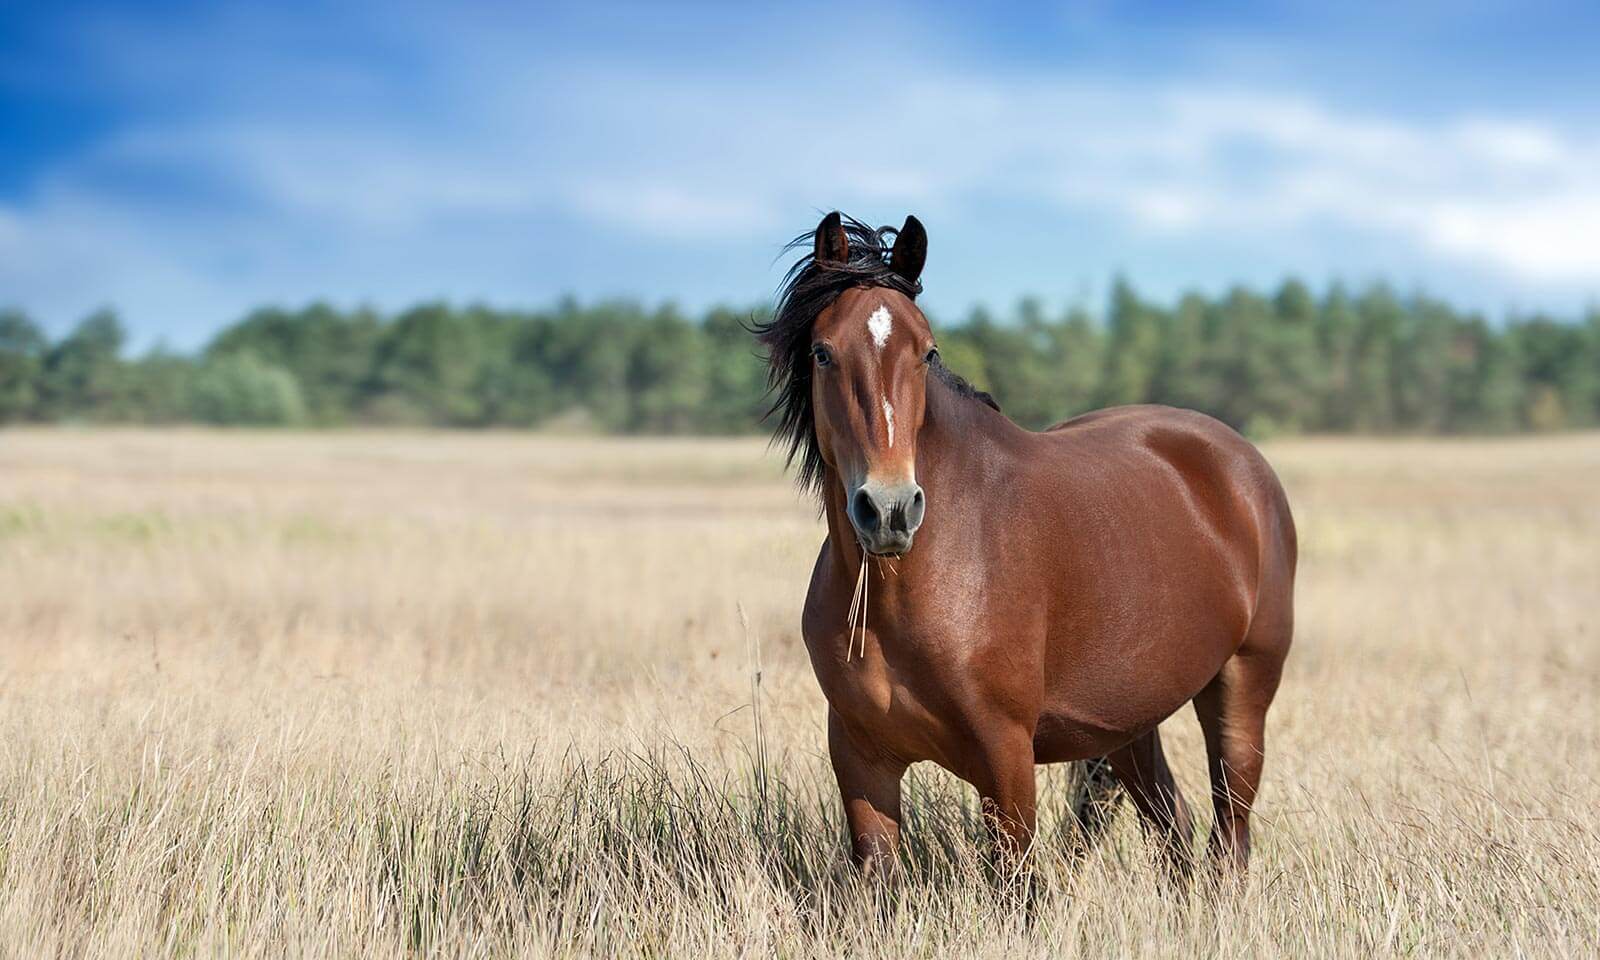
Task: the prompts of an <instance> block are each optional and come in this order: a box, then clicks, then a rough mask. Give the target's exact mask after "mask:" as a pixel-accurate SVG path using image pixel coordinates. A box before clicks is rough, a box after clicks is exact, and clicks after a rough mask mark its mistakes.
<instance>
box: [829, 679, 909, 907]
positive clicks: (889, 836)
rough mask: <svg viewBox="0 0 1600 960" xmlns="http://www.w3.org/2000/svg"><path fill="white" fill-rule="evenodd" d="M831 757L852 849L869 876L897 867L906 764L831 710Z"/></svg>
mask: <svg viewBox="0 0 1600 960" xmlns="http://www.w3.org/2000/svg"><path fill="white" fill-rule="evenodd" d="M828 758H829V759H830V760H832V761H833V775H834V778H835V779H836V780H838V781H839V795H840V797H841V798H842V799H843V800H844V816H845V820H846V822H847V823H848V824H849V827H850V850H851V853H852V855H853V856H854V858H855V862H856V865H857V866H859V867H861V869H862V871H863V872H864V873H866V874H867V875H868V876H873V875H876V874H882V873H886V872H887V871H889V870H891V869H893V867H894V865H895V859H894V857H895V851H896V849H897V847H898V845H899V842H900V779H901V777H903V776H904V775H905V772H906V764H905V763H904V762H902V761H900V760H898V759H896V758H894V757H891V756H888V755H887V754H885V753H884V752H882V751H880V750H874V749H873V747H872V745H871V744H868V743H862V742H861V740H860V738H859V737H857V736H854V735H852V734H851V731H850V730H849V729H847V728H846V726H845V723H844V721H843V720H842V719H841V718H840V717H839V715H838V714H837V713H835V712H834V711H833V710H832V709H830V710H829V711H828Z"/></svg>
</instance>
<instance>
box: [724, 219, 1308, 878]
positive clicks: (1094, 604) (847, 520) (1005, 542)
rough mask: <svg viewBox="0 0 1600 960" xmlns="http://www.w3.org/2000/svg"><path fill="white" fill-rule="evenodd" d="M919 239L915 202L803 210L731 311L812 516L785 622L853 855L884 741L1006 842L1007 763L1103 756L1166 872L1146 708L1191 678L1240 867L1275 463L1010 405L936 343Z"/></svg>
mask: <svg viewBox="0 0 1600 960" xmlns="http://www.w3.org/2000/svg"><path fill="white" fill-rule="evenodd" d="M890 237H893V243H892V245H889V244H888V242H887V241H888V238H890ZM803 242H804V238H802V239H801V240H797V241H796V244H800V243H803ZM926 251H927V234H926V232H925V231H924V230H923V228H922V225H921V224H920V223H919V222H918V221H917V220H916V218H915V217H907V218H906V221H905V226H903V227H902V228H901V229H900V230H898V231H896V230H892V229H889V228H883V229H881V230H873V229H871V228H870V227H867V226H866V225H865V224H862V223H860V222H859V221H855V220H852V219H849V218H841V216H840V215H839V214H838V213H830V214H829V215H828V216H827V217H825V218H824V219H823V221H822V223H821V224H820V225H819V226H818V227H817V230H816V233H815V236H814V249H813V252H812V253H811V254H810V255H809V256H807V257H804V258H803V259H801V261H800V262H799V263H797V264H796V265H795V266H794V268H793V269H792V270H791V271H790V273H789V276H788V277H787V278H786V280H785V284H784V288H783V290H782V291H781V293H780V296H779V299H778V304H777V309H776V312H775V314H774V315H773V317H772V319H771V320H770V321H769V322H766V323H762V324H759V325H758V326H757V328H756V333H757V335H758V336H759V337H760V339H761V341H762V343H763V344H764V345H765V346H766V348H767V351H768V357H769V360H770V363H771V368H770V380H771V384H772V386H773V388H774V390H775V391H776V392H777V394H778V397H777V402H776V403H775V404H774V407H773V412H774V413H776V414H778V415H779V419H780V425H779V436H780V438H782V439H783V440H784V441H786V442H787V444H788V446H789V455H790V461H791V463H793V462H795V461H798V463H799V477H800V480H801V482H802V484H804V485H805V486H807V487H808V488H810V489H812V490H814V491H815V492H816V493H817V494H818V496H819V497H820V499H821V507H822V512H823V514H824V515H825V516H826V518H827V523H828V539H827V541H826V542H825V543H824V544H823V545H822V550H821V552H820V553H819V554H818V556H817V562H816V567H815V570H814V572H813V573H812V577H811V589H810V592H809V594H808V595H807V597H806V604H805V613H804V619H803V630H804V634H805V641H806V646H807V648H808V650H809V651H810V655H811V663H812V666H813V668H814V669H815V671H816V675H817V680H818V681H819V682H820V683H821V685H822V691H823V693H824V694H825V695H826V697H827V700H828V707H829V708H828V750H829V754H830V756H831V758H832V761H833V768H834V772H835V774H836V776H837V778H838V782H839V790H840V793H841V795H842V797H843V800H844V807H845V814H846V817H847V818H848V820H849V827H850V835H851V841H852V848H853V851H854V855H855V858H856V860H857V861H858V862H859V863H861V864H862V865H863V866H864V867H867V868H869V869H870V868H872V867H873V866H874V865H875V864H876V862H877V860H878V858H880V857H884V856H887V855H889V854H891V853H892V851H893V850H894V849H895V846H896V842H897V840H898V835H899V830H900V781H901V777H902V775H903V774H904V773H905V770H906V767H907V766H908V765H909V764H911V763H914V762H916V761H919V760H931V761H934V762H935V763H938V764H939V765H941V766H943V767H944V768H945V769H947V770H949V771H951V772H952V773H954V774H955V775H956V776H958V777H961V778H962V779H964V780H966V781H967V782H969V783H971V784H972V785H973V786H975V787H976V788H977V789H978V792H979V794H980V796H981V798H982V804H983V808H984V811H985V815H986V818H987V819H988V821H989V823H990V826H991V831H992V833H993V835H994V838H995V842H996V847H997V850H998V852H1000V853H1001V854H1002V855H1003V856H1006V857H1015V856H1016V855H1018V854H1022V853H1025V852H1026V850H1027V849H1028V847H1029V846H1030V844H1031V843H1032V840H1033V833H1034V814H1035V784H1034V769H1033V768H1034V765H1035V764H1038V763H1055V762H1060V761H1070V760H1082V759H1086V758H1093V757H1101V756H1104V757H1105V758H1107V759H1108V760H1109V762H1110V765H1111V768H1112V769H1113V770H1114V771H1115V773H1116V776H1117V779H1118V780H1119V781H1121V783H1122V784H1123V785H1124V786H1125V787H1126V788H1127V791H1128V793H1129V795H1130V797H1131V798H1132V800H1133V802H1134V805H1135V807H1136V808H1137V810H1138V812H1139V814H1140V816H1141V819H1142V820H1143V822H1144V824H1145V825H1146V827H1147V828H1148V829H1149V831H1151V832H1152V833H1153V834H1154V835H1156V836H1157V837H1158V838H1159V839H1160V840H1161V841H1162V842H1163V844H1164V848H1165V851H1166V853H1167V855H1168V857H1169V858H1170V863H1171V865H1172V866H1173V868H1174V869H1175V870H1176V871H1177V872H1179V873H1180V874H1184V875H1186V874H1187V872H1188V866H1189V853H1188V840H1189V837H1190V821H1189V814H1188V811H1187V809H1186V807H1185V805H1184V802H1183V798H1182V796H1181V795H1180V794H1179V792H1178V788H1177V786H1176V785H1175V784H1174V782H1173V779H1172V773H1171V771H1170V770H1169V769H1168V768H1167V761H1166V758H1165V757H1164V756H1163V754H1162V751H1161V737H1160V731H1159V730H1158V729H1157V725H1158V724H1160V723H1161V721H1162V720H1164V719H1166V718H1167V717H1168V716H1170V715H1171V714H1172V713H1173V712H1175V711H1176V710H1178V709H1179V708H1180V707H1182V706H1183V705H1184V704H1185V703H1187V702H1189V701H1191V700H1192V701H1193V702H1194V706H1195V712H1196V713H1197V714H1198V715H1199V718H1200V724H1201V726H1202V727H1203V728H1204V731H1205V742H1206V750H1207V753H1208V755H1209V759H1210V775H1211V793H1212V803H1213V805H1214V806H1215V808H1216V825H1215V827H1214V829H1213V830H1212V832H1211V840H1210V845H1209V846H1210V852H1211V854H1212V856H1213V858H1214V860H1215V861H1216V862H1218V863H1219V864H1221V865H1226V866H1232V867H1236V868H1238V869H1240V870H1241V871H1242V869H1243V868H1244V866H1245V864H1246V861H1247V859H1248V857H1249V851H1250V810H1251V804H1252V803H1253V801H1254V800H1255V796H1256V788H1257V786H1258V784H1259V783H1260V779H1261V766H1262V758H1263V746H1264V723H1265V720H1266V714H1267V707H1268V705H1269V704H1270V703H1271V702H1272V697H1273V694H1274V692H1275V691H1276V690H1277V687H1278V678H1279V674H1280V672H1281V670H1282V667H1283V661H1284V657H1285V655H1286V654H1287V653H1288V651H1289V642H1290V635H1291V633H1292V629H1293V602H1292V597H1293V589H1294V570H1295V529H1294V521H1293V519H1292V518H1291V517H1290V514H1289V505H1288V502H1287V500H1286V499H1285V496H1284V492H1283V488H1282V487H1281V486H1280V485H1279V483H1278V480H1277V477H1276V476H1275V475H1274V474H1273V472H1272V469H1271V467H1269V466H1268V465H1267V462H1266V461H1265V460H1264V459H1263V458H1262V456H1261V454H1260V453H1258V452H1257V451H1256V449H1255V448H1254V447H1252V446H1251V445H1250V444H1249V443H1248V442H1247V441H1245V440H1244V439H1243V438H1242V437H1240V436H1239V435H1238V434H1237V433H1235V432H1234V431H1233V430H1231V429H1229V428H1228V427H1227V426H1225V425H1224V424H1222V423H1219V422H1218V421H1216V420H1213V419H1211V418H1210V417H1207V416H1204V415H1203V414H1199V413H1194V412H1191V411H1186V410H1176V409H1171V408H1165V407H1155V406H1138V407H1120V408H1115V409H1109V410H1101V411H1098V412H1096V413H1090V414H1086V415H1084V416H1081V417H1077V418H1075V419H1072V420H1068V421H1066V422H1065V423H1061V424H1058V425H1057V426H1054V427H1051V428H1050V429H1048V430H1046V431H1043V432H1041V433H1035V432H1032V431H1029V430H1025V429H1023V428H1021V427H1019V426H1017V425H1016V424H1015V423H1013V422H1012V421H1011V420H1010V419H1008V418H1007V417H1006V416H1005V415H1004V414H1002V413H1001V412H1000V410H999V408H998V406H996V405H995V403H994V401H993V400H992V399H990V398H989V396H988V395H987V394H984V393H981V392H979V391H977V390H975V389H973V388H972V387H971V386H970V385H968V384H967V383H966V382H965V381H963V380H962V379H961V378H960V377H958V376H956V375H955V374H953V373H951V372H950V371H949V370H947V369H946V368H945V367H944V366H942V365H941V363H940V360H939V351H938V349H937V348H936V346H935V344H934V337H933V333H932V331H931V330H930V329H929V327H928V321H927V319H926V318H925V317H924V316H923V315H922V312H921V311H920V310H919V309H918V308H917V306H916V304H915V303H914V299H915V297H916V296H917V294H918V293H920V292H921V284H920V282H919V275H920V274H921V271H922V265H923V261H924V259H925V257H926ZM869 555H870V557H869Z"/></svg>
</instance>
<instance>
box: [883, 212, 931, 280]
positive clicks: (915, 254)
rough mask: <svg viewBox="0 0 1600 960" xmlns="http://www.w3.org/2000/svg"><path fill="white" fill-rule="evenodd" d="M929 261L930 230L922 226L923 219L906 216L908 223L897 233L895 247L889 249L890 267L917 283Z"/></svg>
mask: <svg viewBox="0 0 1600 960" xmlns="http://www.w3.org/2000/svg"><path fill="white" fill-rule="evenodd" d="M927 262H928V231H926V230H924V229H923V228H922V221H921V220H918V219H917V218H916V217H906V225H905V226H903V227H901V228H900V232H899V233H898V234H896V235H895V238H894V248H893V249H892V250H890V251H889V269H891V270H893V271H894V272H895V273H898V274H900V276H902V277H905V278H906V279H907V280H910V281H911V282H912V283H916V282H917V278H918V277H920V276H922V265H923V264H924V263H927Z"/></svg>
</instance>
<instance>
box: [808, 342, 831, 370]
mask: <svg viewBox="0 0 1600 960" xmlns="http://www.w3.org/2000/svg"><path fill="white" fill-rule="evenodd" d="M811 356H812V357H813V358H814V359H815V360H816V361H817V366H819V367H829V366H832V365H833V354H831V353H829V352H828V348H827V347H825V346H823V345H822V344H820V343H819V344H817V345H816V346H814V347H812V348H811Z"/></svg>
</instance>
